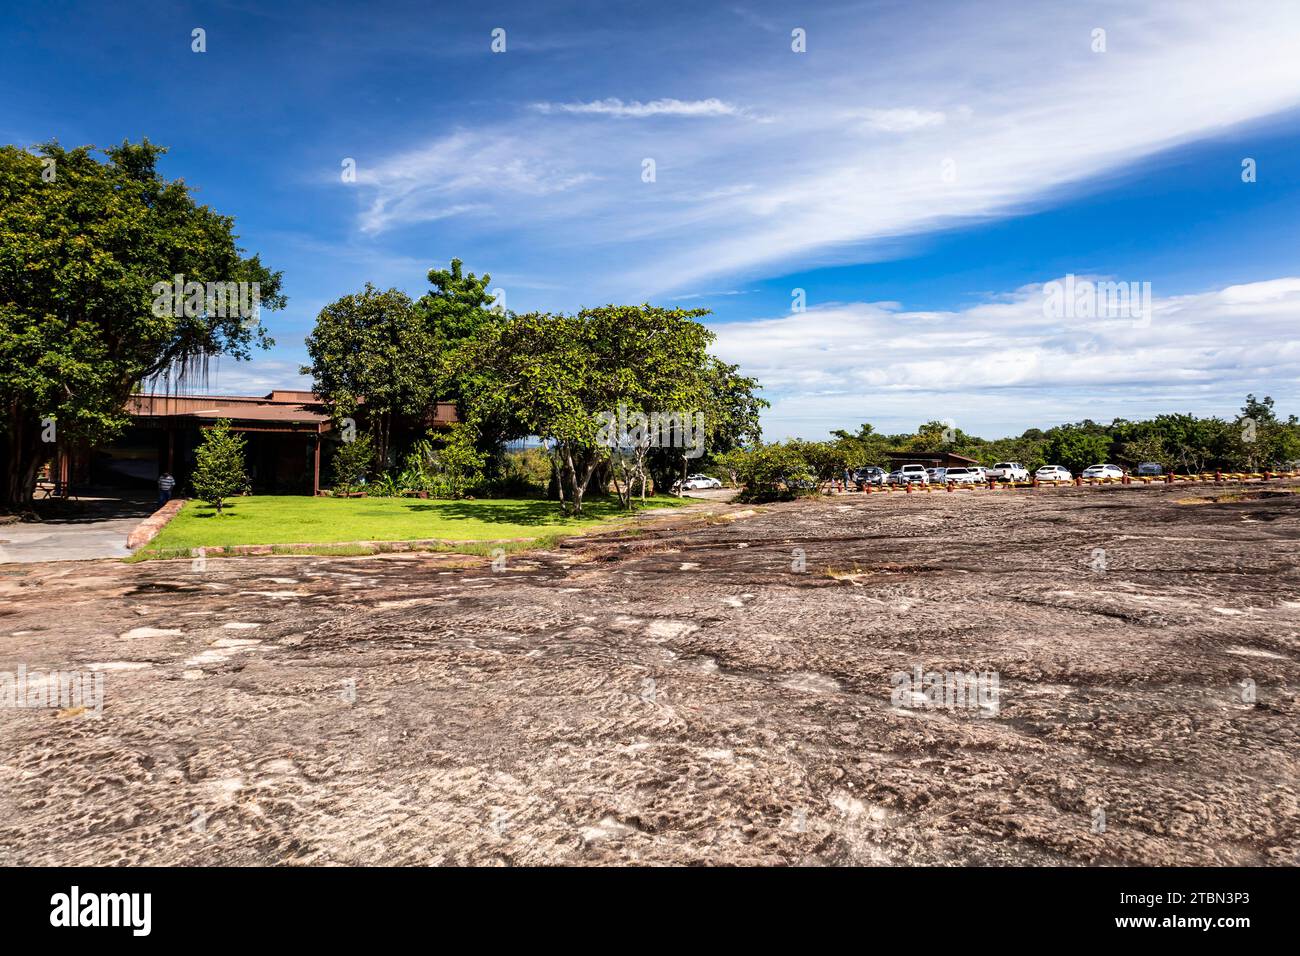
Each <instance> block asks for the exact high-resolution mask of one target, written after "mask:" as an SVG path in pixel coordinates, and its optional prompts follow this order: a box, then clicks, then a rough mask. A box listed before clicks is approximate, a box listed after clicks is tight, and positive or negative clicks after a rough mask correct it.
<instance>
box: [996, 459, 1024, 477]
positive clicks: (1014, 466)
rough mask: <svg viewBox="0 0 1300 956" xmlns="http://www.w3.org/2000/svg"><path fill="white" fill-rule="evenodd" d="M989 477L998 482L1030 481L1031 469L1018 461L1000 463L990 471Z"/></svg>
mask: <svg viewBox="0 0 1300 956" xmlns="http://www.w3.org/2000/svg"><path fill="white" fill-rule="evenodd" d="M988 475H989V477H990V478H996V479H997V480H998V481H1028V480H1029V469H1028V468H1026V467H1025V466H1024V465H1022V464H1020V462H1018V461H1000V462H998V463H997V464H996V465H994V466H993V467H992V468H990V469H989V471H988Z"/></svg>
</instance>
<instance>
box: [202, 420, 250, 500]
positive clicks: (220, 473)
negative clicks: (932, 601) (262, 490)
mask: <svg viewBox="0 0 1300 956" xmlns="http://www.w3.org/2000/svg"><path fill="white" fill-rule="evenodd" d="M196 457H197V462H196V464H195V466H194V477H193V478H192V479H191V484H193V485H194V493H195V494H196V495H197V496H198V497H199V498H200V499H201V500H203V501H206V502H207V503H208V504H210V505H212V506H213V507H214V508H216V509H217V514H218V515H219V514H221V509H222V507H223V505H224V504H225V500H226V499H227V498H232V497H234V496H235V495H238V494H242V493H243V492H244V491H245V490H247V486H248V475H247V474H246V473H245V471H244V438H243V436H241V435H236V434H234V433H233V432H231V430H230V421H229V419H225V418H223V419H221V420H220V421H218V422H217V423H216V424H215V425H213V426H212V427H211V428H209V429H208V430H207V431H205V432H204V433H203V443H202V444H200V445H199V447H198V451H197V452H196Z"/></svg>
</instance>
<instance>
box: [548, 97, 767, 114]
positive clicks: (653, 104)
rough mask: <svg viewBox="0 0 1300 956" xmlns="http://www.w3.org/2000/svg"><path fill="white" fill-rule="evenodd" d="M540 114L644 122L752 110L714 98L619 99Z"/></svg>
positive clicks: (554, 108)
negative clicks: (646, 101)
mask: <svg viewBox="0 0 1300 956" xmlns="http://www.w3.org/2000/svg"><path fill="white" fill-rule="evenodd" d="M533 109H535V110H536V111H537V112H539V113H576V114H589V115H597V116H613V117H617V118H619V119H628V118H634V119H641V118H644V117H647V116H690V117H700V116H746V115H748V111H747V110H745V109H744V108H742V107H739V106H736V105H735V104H733V103H724V102H723V101H722V100H719V99H716V98H710V99H707V100H676V99H671V98H669V99H659V100H651V101H650V102H648V103H641V102H638V101H637V100H631V101H629V102H627V103H624V102H623V101H622V100H620V99H618V98H617V97H608V98H606V99H603V100H593V101H591V102H590V103H534V104H533Z"/></svg>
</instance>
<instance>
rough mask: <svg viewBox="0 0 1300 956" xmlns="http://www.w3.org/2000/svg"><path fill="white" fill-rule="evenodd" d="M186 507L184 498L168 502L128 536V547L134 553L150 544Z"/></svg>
mask: <svg viewBox="0 0 1300 956" xmlns="http://www.w3.org/2000/svg"><path fill="white" fill-rule="evenodd" d="M184 505H185V499H184V498H173V499H172V500H171V501H169V502H167V504H165V505H163V506H162V507H161V508H159V509H158V510H157V511H155V512H154V513H153V514H151V515H150V516H149V517H147V518H145V519H144V520H143V521H141V522H140V523H139V524H138V525H136V526H135V530H134V531H132V532H131V533H130V534H129V535H127V536H126V546H127V547H128V548H129V549H131V550H132V551H134V550H135V549H136V548H138V547H140V546H141V545H142V544H148V543H149V542H150V541H152V540H153V539H154V538H156V537H157V536H158V532H159V531H161V530H162V529H163V528H165V527H167V522H169V521H171V520H172V518H175V517H176V515H177V514H178V513H179V512H180V510H181V508H182V507H183V506H184Z"/></svg>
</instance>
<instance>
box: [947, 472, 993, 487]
mask: <svg viewBox="0 0 1300 956" xmlns="http://www.w3.org/2000/svg"><path fill="white" fill-rule="evenodd" d="M983 470H984V469H982V468H981V469H980V470H979V471H976V470H975V469H973V468H945V469H943V481H944V483H945V484H953V485H974V484H978V483H979V482H981V481H983V480H984V479H983V477H982V472H983Z"/></svg>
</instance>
